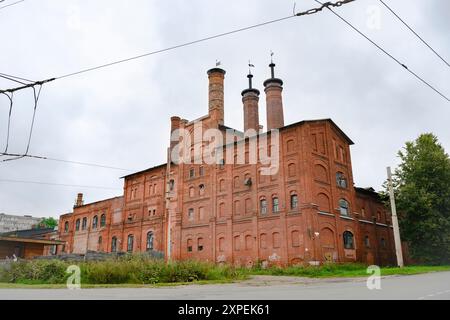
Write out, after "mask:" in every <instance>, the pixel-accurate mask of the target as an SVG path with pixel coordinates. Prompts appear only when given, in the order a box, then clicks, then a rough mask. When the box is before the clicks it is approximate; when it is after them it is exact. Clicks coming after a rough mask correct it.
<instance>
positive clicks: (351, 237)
mask: <svg viewBox="0 0 450 320" xmlns="http://www.w3.org/2000/svg"><path fill="white" fill-rule="evenodd" d="M342 238H343V241H344V249H347V250H354V249H355V235H354V234H353V232H351V231H349V230H346V231H344V233H343V234H342ZM349 240H350V242H349Z"/></svg>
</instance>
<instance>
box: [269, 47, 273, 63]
mask: <svg viewBox="0 0 450 320" xmlns="http://www.w3.org/2000/svg"><path fill="white" fill-rule="evenodd" d="M270 62H271V63H273V51H272V50H270Z"/></svg>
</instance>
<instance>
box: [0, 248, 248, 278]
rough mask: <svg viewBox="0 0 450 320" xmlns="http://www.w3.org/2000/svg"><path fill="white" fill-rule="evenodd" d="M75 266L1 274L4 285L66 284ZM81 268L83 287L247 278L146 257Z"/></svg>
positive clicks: (17, 266)
mask: <svg viewBox="0 0 450 320" xmlns="http://www.w3.org/2000/svg"><path fill="white" fill-rule="evenodd" d="M71 264H72V263H71V262H65V261H64V262H63V261H59V260H32V261H21V262H17V263H14V264H12V265H11V267H10V268H9V270H0V282H9V283H24V284H36V283H39V284H64V283H65V282H66V281H67V278H68V277H69V276H70V274H67V273H66V270H67V267H68V266H70V265H71ZM73 264H76V265H77V266H79V267H80V270H81V283H82V284H83V283H84V284H127V283H128V284H156V283H174V282H192V281H198V280H235V279H242V278H243V277H245V274H244V273H243V272H240V271H239V270H238V269H236V268H234V267H232V266H226V265H225V266H218V265H214V264H211V263H207V262H200V261H178V262H171V263H169V264H167V263H165V262H164V261H162V260H155V259H151V258H148V257H143V256H139V255H137V256H129V257H125V258H120V259H116V260H106V261H89V262H81V263H73Z"/></svg>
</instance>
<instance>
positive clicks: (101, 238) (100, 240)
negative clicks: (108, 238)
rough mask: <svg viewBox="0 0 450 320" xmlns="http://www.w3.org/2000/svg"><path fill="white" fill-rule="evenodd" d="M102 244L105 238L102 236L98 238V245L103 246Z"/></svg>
mask: <svg viewBox="0 0 450 320" xmlns="http://www.w3.org/2000/svg"><path fill="white" fill-rule="evenodd" d="M102 242H103V237H102V236H100V237H98V244H102Z"/></svg>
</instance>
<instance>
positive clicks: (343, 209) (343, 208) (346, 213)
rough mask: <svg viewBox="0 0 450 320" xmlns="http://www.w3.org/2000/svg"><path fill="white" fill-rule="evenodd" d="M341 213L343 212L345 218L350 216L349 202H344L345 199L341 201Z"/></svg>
mask: <svg viewBox="0 0 450 320" xmlns="http://www.w3.org/2000/svg"><path fill="white" fill-rule="evenodd" d="M339 211H340V212H341V215H343V216H349V215H350V212H349V208H348V202H347V200H344V199H341V200H339Z"/></svg>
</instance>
